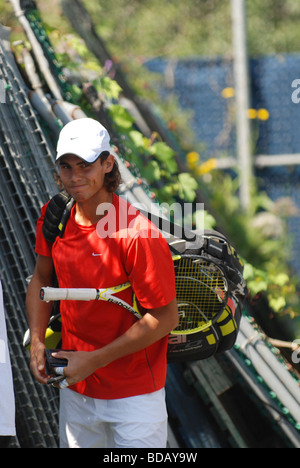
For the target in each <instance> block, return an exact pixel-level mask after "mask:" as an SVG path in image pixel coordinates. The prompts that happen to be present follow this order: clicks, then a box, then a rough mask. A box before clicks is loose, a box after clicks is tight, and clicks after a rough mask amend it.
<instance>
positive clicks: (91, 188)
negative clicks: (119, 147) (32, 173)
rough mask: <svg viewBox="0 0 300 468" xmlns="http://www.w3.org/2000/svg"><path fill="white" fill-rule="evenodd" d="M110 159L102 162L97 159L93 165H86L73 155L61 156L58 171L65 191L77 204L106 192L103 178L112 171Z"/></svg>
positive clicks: (110, 157)
mask: <svg viewBox="0 0 300 468" xmlns="http://www.w3.org/2000/svg"><path fill="white" fill-rule="evenodd" d="M112 158H113V157H112V156H109V157H108V158H107V159H106V160H105V161H104V162H102V161H101V160H100V158H98V159H97V161H96V162H94V163H93V164H88V163H87V162H85V161H84V160H83V159H81V158H79V157H78V156H75V155H73V154H67V155H65V156H63V157H62V158H61V161H60V163H59V170H60V178H61V181H62V183H63V185H64V187H65V190H66V191H67V192H68V193H69V194H70V195H71V197H73V198H74V200H75V201H77V202H84V201H87V200H89V199H90V198H92V197H94V196H97V195H98V194H99V195H100V194H101V193H102V192H103V193H104V192H106V189H105V187H104V177H105V174H106V173H107V172H110V171H111V170H112V167H113V160H112Z"/></svg>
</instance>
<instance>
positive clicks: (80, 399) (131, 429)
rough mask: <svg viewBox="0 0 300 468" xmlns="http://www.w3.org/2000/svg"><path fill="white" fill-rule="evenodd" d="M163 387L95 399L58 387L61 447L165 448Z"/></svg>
mask: <svg viewBox="0 0 300 468" xmlns="http://www.w3.org/2000/svg"><path fill="white" fill-rule="evenodd" d="M167 426H168V422H167V410H166V402H165V390H164V389H162V390H159V391H157V392H154V393H149V394H147V395H138V396H135V397H130V398H122V399H117V400H97V399H94V398H89V397H86V396H84V395H80V394H78V393H76V392H73V391H72V390H70V389H67V388H66V389H64V390H60V447H61V448H165V447H166V444H167Z"/></svg>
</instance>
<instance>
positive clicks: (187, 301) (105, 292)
mask: <svg viewBox="0 0 300 468" xmlns="http://www.w3.org/2000/svg"><path fill="white" fill-rule="evenodd" d="M173 261H174V268H175V278H176V297H177V304H178V314H179V325H178V326H177V327H176V329H174V330H172V332H171V333H172V334H179V335H184V334H192V333H198V332H200V331H202V330H205V329H207V328H209V327H210V326H211V325H212V324H213V323H214V322H215V321H216V320H217V319H218V318H219V317H220V315H221V314H222V312H223V311H224V309H225V307H226V304H227V299H228V282H227V278H226V275H225V273H224V272H223V270H222V269H221V268H220V267H219V266H218V265H217V264H216V263H215V262H213V261H212V260H210V259H207V258H204V257H201V256H197V255H177V256H174V257H173ZM128 287H130V283H129V282H127V283H124V284H121V285H119V286H114V287H111V288H104V289H90V288H83V289H80V288H77V289H72V288H51V287H45V288H42V289H41V293H40V298H41V299H42V300H43V301H46V302H49V301H62V300H75V301H91V300H101V301H107V302H112V303H114V304H117V305H120V306H121V307H124V308H125V309H126V310H128V311H129V312H131V313H132V314H134V315H135V316H136V317H137V318H141V314H140V313H139V311H138V308H137V306H136V300H135V298H134V301H133V303H134V305H133V306H131V305H130V304H128V303H127V302H125V301H124V300H122V299H120V298H119V297H118V296H117V295H116V294H118V292H121V291H123V290H124V289H127V288H128Z"/></svg>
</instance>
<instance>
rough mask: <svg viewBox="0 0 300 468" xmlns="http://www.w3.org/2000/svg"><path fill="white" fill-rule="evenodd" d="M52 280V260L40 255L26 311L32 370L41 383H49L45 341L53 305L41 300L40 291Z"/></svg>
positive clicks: (50, 283)
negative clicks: (46, 369) (46, 372)
mask: <svg viewBox="0 0 300 468" xmlns="http://www.w3.org/2000/svg"><path fill="white" fill-rule="evenodd" d="M52 278H53V262H52V259H51V258H50V257H43V256H41V255H38V257H37V262H36V266H35V270H34V273H33V276H32V279H31V282H30V284H29V286H28V290H27V296H26V309H27V319H28V324H29V329H30V338H31V340H30V341H31V346H30V355H31V359H30V368H31V372H32V373H33V375H34V376H35V378H36V379H37V380H38V381H39V382H41V383H47V376H46V374H45V359H44V349H45V345H44V341H45V333H46V330H47V326H48V322H49V319H50V316H51V310H52V306H53V305H52V303H46V302H42V301H41V300H40V289H41V288H42V287H43V286H52Z"/></svg>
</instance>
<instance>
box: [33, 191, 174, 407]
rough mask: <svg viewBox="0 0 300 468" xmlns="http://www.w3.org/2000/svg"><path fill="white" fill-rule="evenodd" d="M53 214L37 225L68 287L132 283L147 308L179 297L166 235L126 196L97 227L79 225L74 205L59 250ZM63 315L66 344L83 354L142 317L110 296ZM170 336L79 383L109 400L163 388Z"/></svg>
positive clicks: (43, 248)
mask: <svg viewBox="0 0 300 468" xmlns="http://www.w3.org/2000/svg"><path fill="white" fill-rule="evenodd" d="M45 211H46V205H45V206H44V207H43V208H42V213H41V217H40V219H39V220H38V223H37V239H36V253H37V254H39V255H43V256H51V257H52V259H53V262H54V266H55V270H56V274H57V277H58V281H59V286H60V287H65V288H67V287H69V288H105V287H109V286H116V285H119V284H122V283H125V282H126V281H128V280H129V281H130V283H131V285H132V288H133V290H134V291H135V294H136V296H137V299H138V301H139V303H140V304H141V306H142V307H144V308H146V309H153V308H157V307H161V306H164V305H167V304H168V303H170V302H171V301H172V300H173V299H174V298H175V297H176V290H175V275H174V266H173V261H172V258H171V254H170V250H169V247H168V245H167V242H166V240H165V239H164V238H163V237H162V235H161V234H160V232H159V231H158V230H157V229H156V227H155V226H153V225H152V224H151V223H150V222H149V221H148V220H147V219H146V218H145V217H144V216H142V215H141V214H140V213H138V212H136V210H135V209H133V207H132V206H131V205H129V204H128V203H127V202H126V201H124V200H123V199H122V198H119V197H117V196H116V195H114V198H113V205H112V206H111V207H110V209H109V211H108V214H107V215H106V216H105V217H104V218H102V220H101V222H99V223H98V224H97V225H93V226H89V227H86V226H81V225H78V224H77V223H76V222H75V219H74V208H73V211H72V213H71V217H70V220H69V221H68V223H67V227H66V230H65V233H64V236H63V238H62V239H60V238H57V239H56V241H55V242H54V244H53V247H51V245H50V244H48V243H47V242H46V240H45V238H44V236H43V234H42V225H43V219H44V215H45ZM107 233H108V234H109V235H108V236H107V235H106V234H107ZM100 236H101V237H100ZM133 290H132V289H131V288H129V289H127V290H125V291H123V292H121V293H119V297H121V298H122V299H124V300H125V301H126V302H129V303H132V294H133ZM61 316H62V323H63V327H62V336H63V348H64V349H74V350H83V351H92V350H95V349H99V348H101V347H102V346H105V345H106V344H107V343H110V342H111V341H113V340H114V339H115V338H117V337H118V336H120V335H121V334H123V333H124V332H125V331H126V330H127V329H128V328H130V326H131V325H132V324H133V323H134V322H135V320H136V318H135V317H134V316H133V315H132V314H131V313H130V312H128V311H127V310H125V309H124V308H122V307H120V306H118V305H115V304H113V303H108V302H102V301H96V302H75V301H65V302H64V301H63V302H62V303H61ZM167 341H168V338H167V337H166V338H164V339H162V340H160V341H158V342H157V343H155V344H153V345H152V346H149V347H148V348H147V349H144V350H142V351H140V352H137V353H135V354H132V355H130V356H127V357H124V358H122V359H119V360H117V361H115V362H113V363H111V364H110V365H108V366H107V367H105V368H102V369H98V370H97V371H96V372H95V373H94V374H93V375H92V376H90V377H88V378H87V379H86V380H85V381H83V382H80V383H78V384H76V385H74V386H73V387H71V388H72V389H73V390H75V391H77V392H78V393H81V394H84V395H87V396H89V397H93V398H103V399H115V398H124V397H128V396H133V395H139V394H144V393H151V392H153V391H156V390H159V389H160V388H162V387H163V386H164V385H165V379H166V366H167V364H166V351H167Z"/></svg>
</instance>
